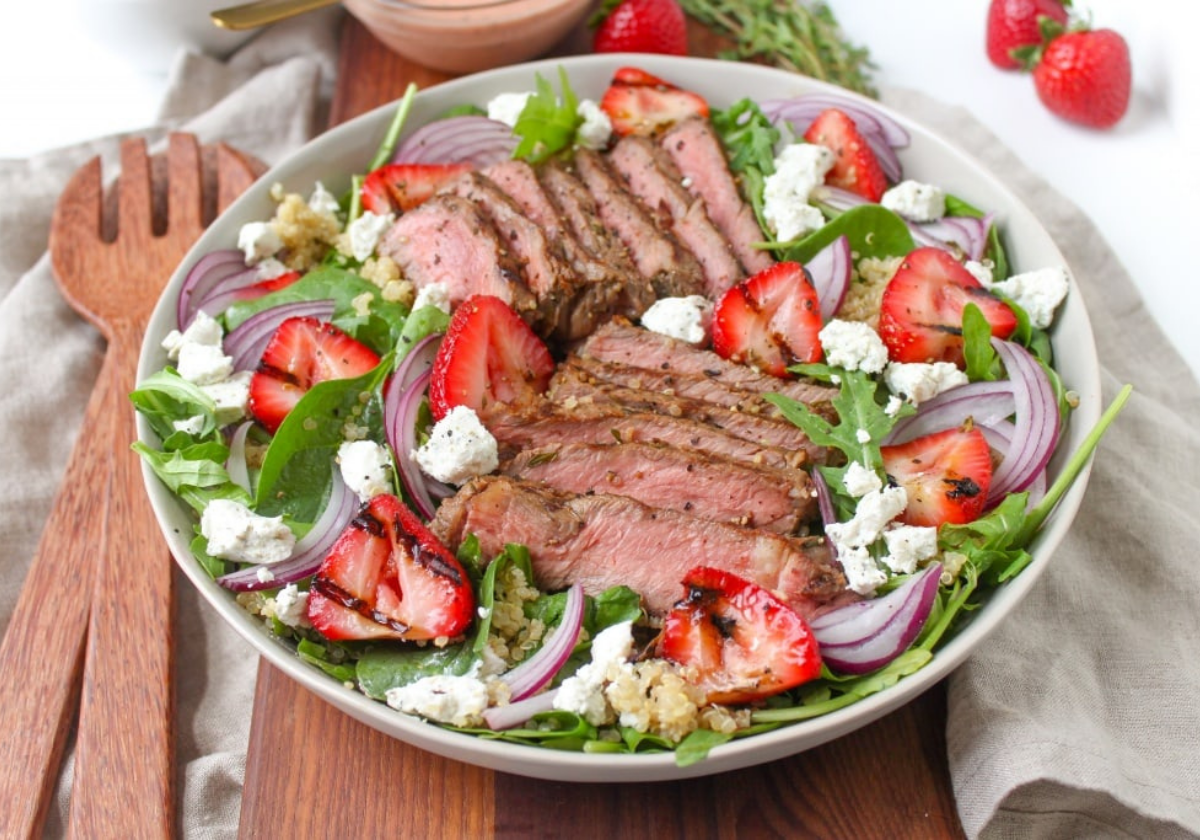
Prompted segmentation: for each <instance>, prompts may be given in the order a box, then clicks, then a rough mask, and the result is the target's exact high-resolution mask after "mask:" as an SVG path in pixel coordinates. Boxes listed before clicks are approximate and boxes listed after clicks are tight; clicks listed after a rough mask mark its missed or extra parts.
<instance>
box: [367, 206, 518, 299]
mask: <svg viewBox="0 0 1200 840" xmlns="http://www.w3.org/2000/svg"><path fill="white" fill-rule="evenodd" d="M379 253H381V254H384V255H386V256H388V257H391V258H392V259H393V260H395V261H396V263H397V265H399V266H400V270H401V271H402V272H403V273H404V277H405V278H406V279H408V280H409V281H411V282H412V283H413V285H415V286H416V287H417V288H418V289H420V288H424V287H425V286H428V285H430V284H432V283H441V284H443V285H445V286H446V289H447V291H448V293H449V296H450V302H451V303H452V304H455V305H457V304H459V303H461V302H462V301H464V300H466V299H467V298H468V297H470V296H471V295H473V294H486V295H495V296H496V297H498V298H500V299H501V300H503V301H505V302H506V303H508V304H510V305H511V306H512V307H513V308H514V309H516V310H517V312H518V313H520V315H521V317H522V318H524V319H525V320H527V321H530V322H534V321H537V320H538V319H539V314H538V301H537V298H535V297H534V296H533V293H532V292H530V291H529V289H527V288H526V287H525V285H524V283H523V282H522V281H521V269H520V266H519V265H518V264H517V262H516V260H515V259H514V258H513V256H512V254H511V253H510V252H509V250H508V248H507V247H506V246H505V244H504V243H503V242H502V241H501V240H500V238H499V236H498V235H497V234H496V229H495V228H494V227H493V226H492V224H491V222H490V221H488V219H487V217H486V216H484V214H483V211H482V210H480V209H479V208H478V207H476V206H475V205H474V204H472V203H471V202H470V201H467V200H466V199H464V198H460V197H459V196H454V195H440V196H434V197H433V198H431V199H429V200H428V201H426V202H424V203H423V204H421V205H420V206H419V207H416V208H414V209H412V210H409V211H408V212H407V213H405V214H404V215H402V216H401V217H400V218H399V219H397V220H396V223H395V224H394V225H392V227H391V229H390V230H389V231H388V232H387V233H386V234H384V236H383V239H382V240H381V241H380V243H379Z"/></svg>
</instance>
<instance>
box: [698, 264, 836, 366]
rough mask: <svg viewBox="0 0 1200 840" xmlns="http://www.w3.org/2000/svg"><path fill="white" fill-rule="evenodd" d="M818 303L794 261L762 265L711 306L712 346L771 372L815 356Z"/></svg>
mask: <svg viewBox="0 0 1200 840" xmlns="http://www.w3.org/2000/svg"><path fill="white" fill-rule="evenodd" d="M820 332H821V306H820V302H819V301H818V300H817V292H816V290H815V289H814V288H813V286H812V283H811V281H810V280H809V278H808V274H807V272H805V270H804V267H803V266H801V265H800V263H796V262H781V263H775V265H773V266H770V267H769V268H765V269H763V270H762V271H760V272H759V273H758V274H755V275H754V276H753V277H750V278H749V279H747V280H743V281H742V282H741V283H738V284H737V285H736V286H733V287H731V288H730V289H729V291H727V292H726V293H725V294H724V295H723V296H722V297H721V299H720V300H719V301H717V305H716V307H715V308H714V309H713V321H712V341H713V350H715V351H716V352H717V353H718V354H719V355H721V356H723V357H724V358H726V359H729V360H730V361H734V362H740V363H743V364H752V365H756V366H757V367H759V368H761V369H762V370H764V371H766V372H767V373H770V374H774V375H775V376H786V375H787V367H788V365H793V364H797V363H800V362H816V361H819V360H820V358H821V340H820V338H818V333H820Z"/></svg>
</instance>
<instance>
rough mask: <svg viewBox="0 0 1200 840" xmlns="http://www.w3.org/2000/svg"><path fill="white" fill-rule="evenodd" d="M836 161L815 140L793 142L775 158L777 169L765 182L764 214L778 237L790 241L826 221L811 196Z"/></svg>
mask: <svg viewBox="0 0 1200 840" xmlns="http://www.w3.org/2000/svg"><path fill="white" fill-rule="evenodd" d="M833 162H834V155H833V152H831V151H829V149H827V148H825V147H824V146H819V145H817V144H815V143H793V144H791V145H789V146H785V147H784V149H783V151H781V152H780V153H779V156H778V157H776V158H775V172H774V173H773V174H771V175H769V176H767V179H766V182H765V183H764V185H763V217H764V218H765V219H766V220H767V224H769V225H770V226H771V228H772V229H773V230H774V231H775V238H776V239H777V240H779V241H780V242H790V241H792V240H793V239H799V238H800V237H801V236H804V235H805V234H807V233H810V232H812V231H814V230H816V229H817V228H819V227H821V226H822V225H824V224H825V217H824V216H823V215H821V211H820V210H818V209H817V208H816V207H813V206H812V205H810V204H809V203H808V198H809V195H810V194H811V193H812V191H813V189H814V188H816V187H818V186H820V185H821V184H823V183H825V173H827V172H828V171H829V170H830V169H832V168H833Z"/></svg>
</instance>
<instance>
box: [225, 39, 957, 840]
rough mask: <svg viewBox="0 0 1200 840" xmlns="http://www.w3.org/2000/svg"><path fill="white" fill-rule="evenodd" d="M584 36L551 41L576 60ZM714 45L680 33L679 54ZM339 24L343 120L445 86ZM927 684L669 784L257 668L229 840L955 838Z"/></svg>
mask: <svg viewBox="0 0 1200 840" xmlns="http://www.w3.org/2000/svg"><path fill="white" fill-rule="evenodd" d="M585 44H586V34H585V33H583V32H579V33H576V35H575V36H573V38H572V39H571V40H568V41H567V42H565V43H564V44H562V45H560V48H559V50H557V52H558V53H560V54H567V53H573V52H579V51H580V50H581V49H582V48H583V47H584V45H585ZM719 44H720V41H719V39H717V38H715V37H714V36H712V35H711V34H710V33H708V32H707V31H706V30H704V29H702V28H700V27H693V28H692V29H691V49H692V52H693V53H695V54H699V55H712V54H714V52H715V50H716V49H717V47H718V46H719ZM446 78H447V77H446V76H445V75H444V74H441V73H437V72H434V71H430V70H428V69H426V68H423V67H420V66H417V65H414V64H413V63H412V62H409V61H407V60H405V59H403V58H400V57H399V56H396V55H394V54H392V53H389V52H388V51H387V50H385V49H384V48H383V47H382V46H381V45H380V44H379V43H378V42H377V41H376V40H375V39H374V38H373V37H372V36H371V35H370V34H369V33H367V32H366V31H365V30H364V29H363V28H362V27H361V26H360V25H358V24H357V23H356V22H355V21H354V20H353V19H347V21H346V23H345V25H344V30H343V33H342V40H341V60H340V67H339V73H338V79H337V86H336V88H335V97H334V103H333V108H332V111H331V119H332V121H333V122H335V123H337V122H343V121H345V120H347V119H350V118H351V117H354V116H357V115H358V114H361V113H363V112H365V111H368V110H370V109H372V108H374V107H376V106H378V105H380V104H383V103H386V102H390V101H392V100H394V99H396V98H398V97H399V96H400V95H402V94H403V92H404V89H405V87H406V86H407V85H408V84H409V82H416V83H417V84H418V85H420V86H422V87H426V86H429V85H433V84H437V83H439V82H441V81H444V80H446ZM944 721H945V693H944V690H943V688H942V686H941V685H938V686H935V687H934V688H933V689H931V690H930V691H928V692H927V693H926V694H924V695H923V696H921V697H920V698H918V699H917V700H916V701H914V702H912V703H910V704H909V705H907V706H905V707H904V708H901V709H899V710H897V711H896V712H893V713H892V714H890V715H888V716H886V717H884V718H882V719H881V720H879V721H876V722H875V723H873V724H871V725H869V726H867V727H864V728H863V729H860V730H858V731H857V732H854V733H852V734H850V735H847V736H845V737H843V738H840V739H838V740H836V741H834V742H832V743H830V744H826V745H824V746H821V747H818V748H816V749H813V750H810V751H808V752H805V753H802V754H800V755H796V756H792V757H790V758H787V759H782V760H779V761H775V762H772V763H770V764H766V765H762V766H758V767H753V768H749V769H746V770H740V771H735V772H730V773H723V774H719V775H716V776H711V777H702V778H698V779H691V780H687V781H682V782H666V783H656V784H596V785H587V784H572V783H556V782H547V781H533V780H530V779H526V778H522V777H519V776H514V775H510V774H506V773H494V772H492V771H488V770H481V769H479V768H476V767H471V766H468V765H464V764H461V763H458V762H454V761H450V760H448V759H443V758H440V757H438V756H435V755H432V754H430V753H426V752H424V751H422V750H419V749H417V748H415V747H410V746H408V745H406V744H403V743H401V742H399V741H396V740H393V739H391V738H389V737H387V736H385V735H382V734H380V733H377V732H375V731H374V730H372V729H370V728H369V727H366V726H364V725H363V724H360V723H358V722H357V721H354V720H353V719H351V718H349V717H347V716H346V715H344V714H342V713H340V712H338V711H337V710H336V709H334V708H333V707H331V706H329V705H328V704H327V703H325V702H324V701H323V700H320V699H318V698H317V697H315V696H314V695H312V694H310V693H308V692H307V691H305V690H304V689H302V688H301V687H299V685H297V684H296V683H295V682H293V681H292V680H290V679H289V678H288V677H287V676H285V675H284V674H282V673H281V672H280V671H278V670H276V669H274V668H272V667H271V666H270V665H268V664H266V663H265V662H263V663H261V664H260V667H259V674H258V686H257V689H256V696H255V709H254V718H253V723H252V727H251V733H250V744H249V758H248V761H247V766H246V782H245V792H244V795H243V801H242V816H241V836H242V837H244V838H259V837H268V836H292V837H331V836H342V837H381V836H389V837H400V838H410V837H412V838H439V837H446V838H452V837H455V838H456V837H472V838H514V840H515V839H516V838H521V840H526V839H527V838H561V837H564V836H571V837H572V838H577V839H578V840H586V838H605V840H609V838H617V837H619V838H622V840H627V839H629V840H637V838H648V839H649V838H663V837H688V838H689V840H690V839H691V838H701V839H702V838H719V839H720V840H726V838H728V839H729V840H732V838H739V840H741V838H766V837H789V838H822V840H839V838H846V840H852V838H853V840H858V838H873V837H881V838H882V837H886V838H897V840H926V838H959V837H962V836H963V832H962V827H961V825H960V823H959V820H958V815H957V812H956V810H955V803H954V797H953V794H952V792H951V787H950V777H949V771H948V768H947V763H946V745H945V736H944Z"/></svg>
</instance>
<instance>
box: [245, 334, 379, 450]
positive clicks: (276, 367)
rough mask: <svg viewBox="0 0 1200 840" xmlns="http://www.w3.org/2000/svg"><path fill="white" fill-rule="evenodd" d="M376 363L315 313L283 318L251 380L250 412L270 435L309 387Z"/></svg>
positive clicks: (366, 349)
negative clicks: (312, 316)
mask: <svg viewBox="0 0 1200 840" xmlns="http://www.w3.org/2000/svg"><path fill="white" fill-rule="evenodd" d="M378 364H379V356H378V355H377V354H376V353H375V351H374V350H372V349H371V348H369V347H367V346H366V345H365V344H362V343H361V342H359V341H356V340H355V339H354V338H352V337H350V336H349V335H347V334H346V333H344V332H342V331H341V330H340V329H338V328H337V327H335V326H334V325H333V324H328V323H324V322H322V321H320V320H318V319H317V318H311V317H297V318H288V319H287V320H286V321H284V322H283V323H282V324H280V325H279V328H278V329H277V330H276V331H275V334H274V335H273V336H272V337H271V340H270V341H269V342H268V343H267V348H266V350H265V351H264V352H263V357H262V360H261V361H260V362H259V365H258V370H257V371H255V373H254V376H253V378H252V379H251V380H250V413H251V414H252V415H253V416H254V419H255V420H257V421H258V422H259V423H260V424H261V425H262V426H263V427H264V428H266V430H267V431H269V432H271V433H272V434H274V433H275V432H276V431H277V430H278V429H279V426H280V424H281V423H283V420H284V418H285V417H287V415H288V412H290V411H291V410H292V409H293V408H294V407H295V406H296V403H298V402H300V398H301V397H303V396H304V395H305V394H306V393H308V390H309V389H310V388H312V386H314V385H316V384H317V383H319V382H327V381H329V380H331V379H352V378H354V377H356V376H362V375H363V374H365V373H367V372H368V371H370V370H372V369H373V368H374V367H375V366H376V365H378Z"/></svg>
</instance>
